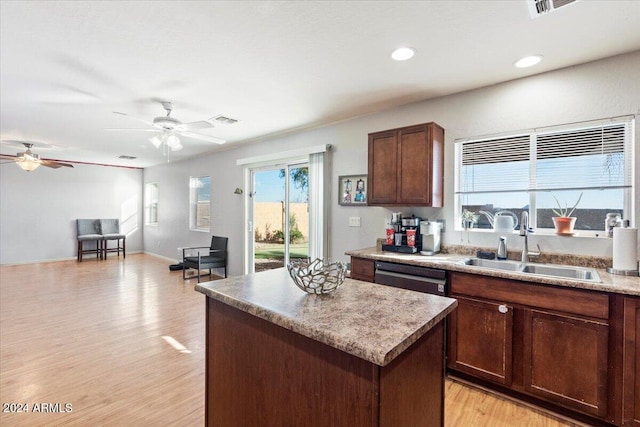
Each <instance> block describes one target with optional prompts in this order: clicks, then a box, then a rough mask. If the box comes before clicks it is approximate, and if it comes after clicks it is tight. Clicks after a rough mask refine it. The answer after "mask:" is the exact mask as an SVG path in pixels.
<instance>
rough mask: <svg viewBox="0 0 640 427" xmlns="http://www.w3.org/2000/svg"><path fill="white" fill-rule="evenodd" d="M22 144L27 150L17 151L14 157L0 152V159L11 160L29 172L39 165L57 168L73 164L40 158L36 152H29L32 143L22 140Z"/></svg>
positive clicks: (68, 166)
mask: <svg viewBox="0 0 640 427" xmlns="http://www.w3.org/2000/svg"><path fill="white" fill-rule="evenodd" d="M22 144H23V145H24V146H25V147H27V151H24V152H22V153H18V154H17V155H16V156H15V157H14V156H7V155H5V154H0V159H7V160H12V161H14V162H15V163H16V164H17V165H18V166H20V167H21V168H22V169H23V170H25V171H27V172H31V171H32V170H34V169H35V168H37V167H38V166H40V165H42V166H46V167H48V168H53V169H58V168H60V167H63V166H64V167H67V168H72V167H73V165H72V164H70V163H62V162H56V161H54V160H44V159H41V158H40V156H39V155H38V154H35V153H33V152H31V147H33V144H31V143H28V142H23V143H22Z"/></svg>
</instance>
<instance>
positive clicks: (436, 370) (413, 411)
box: [206, 298, 444, 427]
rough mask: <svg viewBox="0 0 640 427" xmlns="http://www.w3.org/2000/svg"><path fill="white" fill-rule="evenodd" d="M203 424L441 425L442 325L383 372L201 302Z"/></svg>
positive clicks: (252, 318)
mask: <svg viewBox="0 0 640 427" xmlns="http://www.w3.org/2000/svg"><path fill="white" fill-rule="evenodd" d="M206 334H207V335H206V339H207V345H206V348H207V359H206V360H207V364H206V377H207V379H206V424H207V425H208V426H247V425H260V426H283V425H305V426H367V427H370V426H398V425H414V426H442V425H443V424H444V415H443V410H444V326H443V322H439V323H438V324H437V325H436V326H434V327H433V328H432V329H431V330H430V331H428V332H427V333H426V334H425V335H424V336H423V337H421V338H420V339H419V340H418V341H417V342H415V343H414V344H413V345H411V346H410V347H409V348H408V349H407V350H406V351H405V352H403V353H402V354H401V355H400V356H398V357H397V358H396V359H394V360H393V361H391V363H389V364H388V365H386V366H384V367H381V366H378V365H376V364H374V363H371V362H369V361H366V360H364V359H360V358H358V357H356V356H353V355H350V354H348V353H345V352H343V351H340V350H338V349H335V348H333V347H331V346H328V345H326V344H323V343H320V342H318V341H315V340H313V339H310V338H307V337H304V336H302V335H300V334H297V333H295V332H292V331H290V330H287V329H285V328H283V327H280V326H277V325H274V324H273V323H270V322H268V321H266V320H263V319H260V318H258V317H255V316H253V315H251V314H248V313H245V312H243V311H241V310H238V309H236V308H233V307H230V306H228V305H226V304H224V303H221V302H218V301H216V300H214V299H212V298H207V332H206Z"/></svg>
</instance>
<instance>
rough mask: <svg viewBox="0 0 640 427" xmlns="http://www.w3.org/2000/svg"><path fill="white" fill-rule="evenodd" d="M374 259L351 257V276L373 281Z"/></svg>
mask: <svg viewBox="0 0 640 427" xmlns="http://www.w3.org/2000/svg"><path fill="white" fill-rule="evenodd" d="M375 269H376V267H375V261H374V260H372V259H365V258H357V257H351V278H352V279H356V280H364V281H365V282H373V281H374V278H375Z"/></svg>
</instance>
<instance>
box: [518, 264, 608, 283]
mask: <svg viewBox="0 0 640 427" xmlns="http://www.w3.org/2000/svg"><path fill="white" fill-rule="evenodd" d="M522 272H523V273H530V274H541V275H544V276H555V277H563V278H567V279H579V280H586V281H590V282H600V277H599V276H598V273H597V272H596V271H595V270H594V269H592V268H585V267H572V266H561V265H545V264H526V265H525V266H524V268H523V269H522Z"/></svg>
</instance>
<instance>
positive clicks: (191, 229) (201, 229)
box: [189, 228, 211, 233]
mask: <svg viewBox="0 0 640 427" xmlns="http://www.w3.org/2000/svg"><path fill="white" fill-rule="evenodd" d="M189 231H197V232H200V233H210V232H211V230H209V229H204V228H190V229H189Z"/></svg>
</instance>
